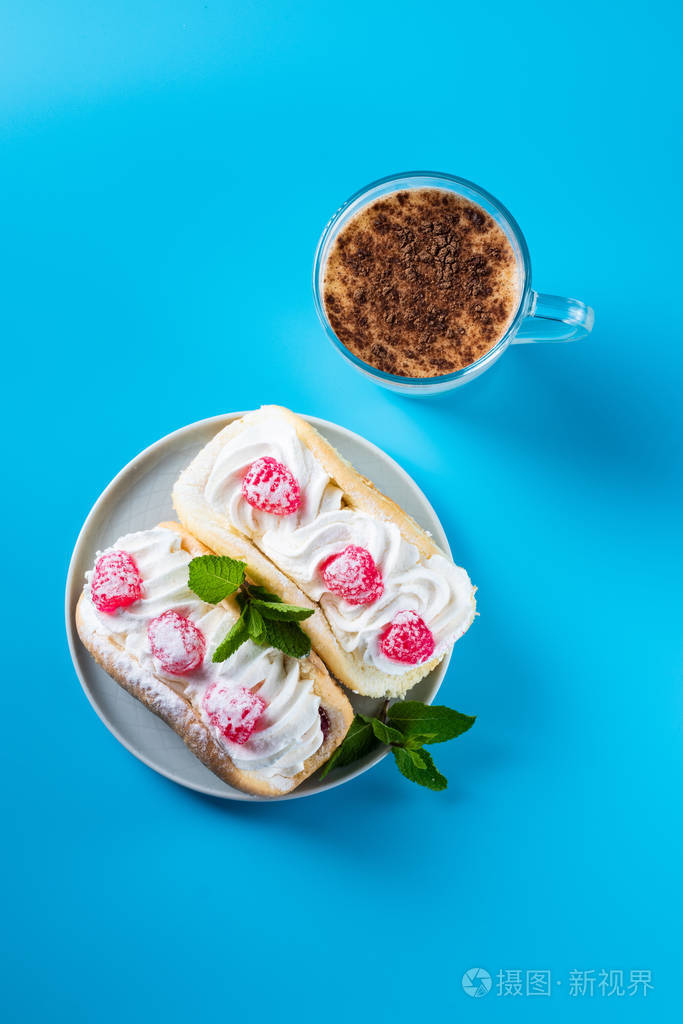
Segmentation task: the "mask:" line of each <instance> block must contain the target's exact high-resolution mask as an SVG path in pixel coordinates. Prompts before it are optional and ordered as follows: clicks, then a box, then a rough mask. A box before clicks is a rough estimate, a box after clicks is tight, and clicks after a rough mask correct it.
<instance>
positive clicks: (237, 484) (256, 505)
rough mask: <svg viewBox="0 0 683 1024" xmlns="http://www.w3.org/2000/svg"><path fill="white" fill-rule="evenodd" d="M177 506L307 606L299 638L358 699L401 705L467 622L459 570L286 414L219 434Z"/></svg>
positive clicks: (179, 493)
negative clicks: (394, 700)
mask: <svg viewBox="0 0 683 1024" xmlns="http://www.w3.org/2000/svg"><path fill="white" fill-rule="evenodd" d="M174 504H175V507H176V511H177V512H178V516H179V518H180V520H181V522H182V523H183V524H184V525H185V527H186V528H187V529H188V530H190V531H191V532H192V533H193V534H195V536H197V537H199V538H200V539H201V540H202V541H204V542H205V543H207V544H208V545H209V546H211V547H212V548H213V549H214V550H216V551H218V552H219V553H221V554H231V555H233V557H244V558H245V559H246V560H247V562H248V563H249V565H250V568H252V569H256V570H257V575H258V574H260V576H261V579H260V580H259V582H263V583H264V585H267V586H270V587H271V588H272V589H273V590H274V591H275V592H276V593H277V594H278V595H280V596H283V595H284V593H285V591H286V592H287V593H288V595H289V596H288V597H287V598H284V599H286V600H289V601H291V602H292V603H301V595H305V596H306V597H307V598H308V599H309V601H310V602H311V604H312V606H314V607H316V609H317V610H318V612H319V614H316V615H314V616H312V617H311V618H310V619H308V620H307V621H306V622H305V623H302V628H304V629H305V630H306V631H307V632H308V633H309V635H310V637H311V641H312V643H313V646H314V648H315V649H316V650H317V652H318V653H319V654H320V656H321V657H322V658H323V660H324V661H325V662H326V664H327V666H328V668H329V669H330V671H331V672H332V673H333V674H334V675H335V676H337V678H338V679H340V680H341V682H343V683H345V684H346V685H347V686H349V687H350V688H351V689H353V690H355V691H356V692H358V693H363V694H367V695H370V696H381V695H384V694H388V695H400V694H404V693H405V692H406V691H407V690H408V689H409V688H410V687H411V686H412V685H414V683H415V682H417V681H418V680H419V679H420V678H422V677H423V676H424V675H425V674H426V673H427V672H429V671H430V670H431V668H433V667H434V665H436V664H437V663H438V662H439V661H440V660H441V659H442V658H443V657H444V655H445V654H446V652H447V651H448V650H449V649H450V648H451V646H452V645H453V643H454V642H455V641H456V640H457V639H458V638H459V637H460V636H461V635H462V634H463V633H464V632H465V630H466V629H467V628H468V627H469V625H470V624H471V622H472V620H473V617H474V614H475V603H474V588H473V586H472V584H471V582H470V579H469V577H468V575H467V573H466V572H465V570H464V569H461V568H460V567H459V566H457V565H455V564H454V563H453V561H452V559H451V558H449V557H448V555H446V554H445V553H444V552H443V551H442V550H441V549H440V548H439V547H438V546H437V545H436V544H435V543H434V541H433V540H432V538H431V537H430V536H429V535H428V534H427V533H426V532H425V531H424V530H422V529H420V527H418V526H417V524H416V523H415V522H414V521H413V520H412V519H411V518H410V517H409V516H408V515H406V513H404V512H403V511H402V510H401V509H400V508H399V507H398V506H397V505H395V504H394V503H393V502H392V501H391V500H390V499H389V498H387V497H386V496H385V495H383V494H381V493H380V492H379V491H377V490H376V488H375V487H374V486H373V485H372V484H371V483H370V481H368V480H366V479H364V478H363V477H362V476H361V475H360V474H359V473H357V472H356V471H355V470H354V469H353V467H351V466H350V465H349V464H348V463H347V462H346V461H345V460H344V459H342V457H341V456H340V455H339V454H338V453H337V452H336V451H335V450H334V448H333V447H332V446H331V445H330V444H329V443H328V442H327V441H326V440H325V439H324V438H322V437H321V435H320V434H319V433H318V432H317V431H315V430H314V429H313V427H311V426H310V424H308V423H307V422H306V421H305V420H303V419H302V418H301V417H299V416H296V415H295V414H294V413H291V412H290V411H289V410H287V409H282V408H280V407H277V406H264V407H262V408H261V409H260V410H257V411H255V412H253V413H248V414H247V415H246V416H244V417H243V418H242V419H240V420H237V421H235V422H233V423H231V424H230V425H229V426H227V427H226V428H225V429H224V430H222V431H221V432H220V433H219V434H218V435H217V437H215V438H214V439H213V441H211V442H210V443H209V444H208V445H207V446H206V447H205V448H204V449H203V450H202V451H201V452H200V453H199V455H198V456H197V457H196V458H195V460H194V461H193V462H192V464H191V465H190V466H189V467H188V469H187V470H185V472H184V473H183V474H182V475H181V476H180V478H179V480H178V482H177V483H176V486H175V488H174ZM254 548H256V549H257V550H258V552H259V553H260V554H261V556H262V558H260V559H258V558H256V557H255V556H254V555H253V554H250V552H252V551H253V549H254ZM240 552H241V554H240ZM292 587H293V588H294V589H291V588H292Z"/></svg>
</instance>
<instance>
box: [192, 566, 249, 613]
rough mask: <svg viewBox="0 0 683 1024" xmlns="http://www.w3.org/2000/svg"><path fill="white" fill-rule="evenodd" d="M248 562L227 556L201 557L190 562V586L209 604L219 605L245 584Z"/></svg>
mask: <svg viewBox="0 0 683 1024" xmlns="http://www.w3.org/2000/svg"><path fill="white" fill-rule="evenodd" d="M245 569H246V562H238V561H237V559H235V558H228V556H227V555H199V557H198V558H193V559H192V561H191V562H190V575H189V580H188V584H189V587H190V590H192V591H193V592H194V593H195V594H196V595H197V597H198V598H200V599H201V600H202V601H206V602H207V604H218V603H219V602H220V601H222V600H223V598H225V597H227V596H228V594H234V592H235V591H236V590H237V588H238V587H240V586H241V585H242V584H243V583H244V570H245Z"/></svg>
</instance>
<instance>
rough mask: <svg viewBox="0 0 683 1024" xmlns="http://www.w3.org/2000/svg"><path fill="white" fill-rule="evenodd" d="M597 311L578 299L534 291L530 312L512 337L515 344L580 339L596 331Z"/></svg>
mask: <svg viewBox="0 0 683 1024" xmlns="http://www.w3.org/2000/svg"><path fill="white" fill-rule="evenodd" d="M594 320H595V314H594V313H593V310H592V309H591V307H590V306H587V305H586V304H585V303H583V302H579V300H578V299H565V298H563V297H562V296H561V295H543V294H542V293H541V292H532V293H531V305H530V307H529V312H528V313H527V315H526V316H525V317H524V319H523V320H522V323H521V324H520V327H519V330H518V331H517V333H516V334H515V336H514V338H513V339H512V344H513V345H525V344H528V343H529V342H532V341H580V340H581V339H583V338H585V337H587V335H588V334H590V332H591V331H592V330H593V322H594Z"/></svg>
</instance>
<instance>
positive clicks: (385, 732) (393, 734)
mask: <svg viewBox="0 0 683 1024" xmlns="http://www.w3.org/2000/svg"><path fill="white" fill-rule="evenodd" d="M359 717H360V718H362V719H363V721H365V722H368V723H369V724H370V727H371V729H372V731H373V733H374V734H375V736H376V737H377V739H378V740H379V741H380V743H386V745H387V746H388V747H389V746H391V744H392V743H398V744H400V746H403V744H404V742H405V736H404V735H403V733H402V732H399V731H398V729H392V728H391V726H390V725H385V724H384V722H383V721H382V720H381V718H367V717H366V716H365V715H360V716H359Z"/></svg>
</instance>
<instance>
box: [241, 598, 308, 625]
mask: <svg viewBox="0 0 683 1024" xmlns="http://www.w3.org/2000/svg"><path fill="white" fill-rule="evenodd" d="M251 606H252V608H258V610H259V611H260V613H261V615H263V617H264V619H279V620H281V621H283V622H301V621H302V620H303V619H308V618H310V616H311V615H312V614H313V612H314V611H315V609H314V608H300V607H299V606H298V605H296V604H283V603H282V602H281V601H279V602H276V601H262V600H260V599H258V598H255V599H254V600H252V602H251Z"/></svg>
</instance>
